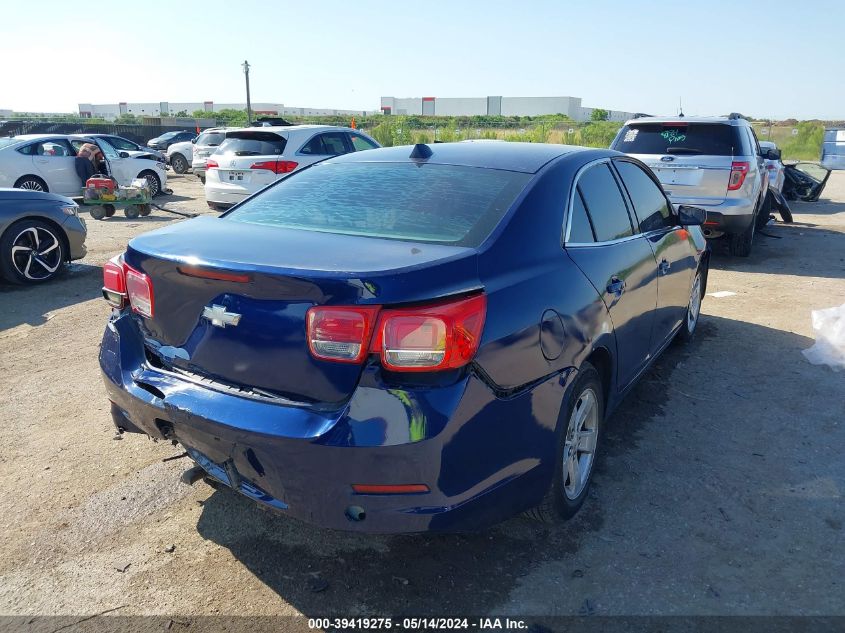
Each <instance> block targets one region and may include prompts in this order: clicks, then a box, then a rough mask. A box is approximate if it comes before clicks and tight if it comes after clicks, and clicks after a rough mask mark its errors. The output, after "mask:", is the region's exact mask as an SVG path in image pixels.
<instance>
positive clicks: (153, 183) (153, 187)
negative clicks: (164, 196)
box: [144, 173, 159, 198]
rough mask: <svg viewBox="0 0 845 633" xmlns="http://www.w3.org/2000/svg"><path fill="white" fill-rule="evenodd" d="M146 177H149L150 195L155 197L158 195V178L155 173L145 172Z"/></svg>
mask: <svg viewBox="0 0 845 633" xmlns="http://www.w3.org/2000/svg"><path fill="white" fill-rule="evenodd" d="M144 178H146V179H147V183H148V184H149V185H150V195H151V196H152V197H153V198H155V197H156V196H157V195H158V188H159V184H158V178H157V177H156V175H155V174H149V173H148V174H145V175H144Z"/></svg>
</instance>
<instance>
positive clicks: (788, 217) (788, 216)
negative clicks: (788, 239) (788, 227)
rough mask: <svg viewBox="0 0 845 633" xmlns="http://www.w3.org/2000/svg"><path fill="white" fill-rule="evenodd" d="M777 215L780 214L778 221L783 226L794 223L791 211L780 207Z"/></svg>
mask: <svg viewBox="0 0 845 633" xmlns="http://www.w3.org/2000/svg"><path fill="white" fill-rule="evenodd" d="M778 213H780V219H781V220H783V222H784V224H792V222H793V221H794V220H793V219H792V211H790V210H789V209H787V208H785V207H781V208H780V209H778Z"/></svg>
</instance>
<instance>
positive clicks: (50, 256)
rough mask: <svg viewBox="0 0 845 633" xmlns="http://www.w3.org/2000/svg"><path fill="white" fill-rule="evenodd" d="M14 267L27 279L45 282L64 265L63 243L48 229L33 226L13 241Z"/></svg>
mask: <svg viewBox="0 0 845 633" xmlns="http://www.w3.org/2000/svg"><path fill="white" fill-rule="evenodd" d="M11 255H12V265H13V266H14V267H15V269H16V270H17V271H18V273H20V274H21V275H22V276H23V277H24V278H25V279H29V280H31V281H43V280H45V279H48V278H49V277H52V276H53V275H54V274H55V272H56V271H57V270H58V269H59V266H61V265H62V243H61V241H60V240H59V238H58V237H57V236H55V235H54V234H53V233H52V232H51V231H49V230H48V229H46V228H44V227H41V226H31V227H28V228H25V229H24V230H23V231H21V232H20V233H18V235H17V236H16V237H15V239H14V240H12V252H11Z"/></svg>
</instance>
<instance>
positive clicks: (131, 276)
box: [124, 264, 153, 319]
mask: <svg viewBox="0 0 845 633" xmlns="http://www.w3.org/2000/svg"><path fill="white" fill-rule="evenodd" d="M124 267H125V269H126V294H127V295H129V305H131V306H132V309H133V310H134V311H135V312H137V313H138V314H140V315H141V316H145V317H147V318H148V319H149V318H152V316H153V282H152V281H150V278H149V277H147V275H145V274H144V273H142V272H138V271H137V270H135V269H134V268H130V267H129V266H127V265H126V264H124Z"/></svg>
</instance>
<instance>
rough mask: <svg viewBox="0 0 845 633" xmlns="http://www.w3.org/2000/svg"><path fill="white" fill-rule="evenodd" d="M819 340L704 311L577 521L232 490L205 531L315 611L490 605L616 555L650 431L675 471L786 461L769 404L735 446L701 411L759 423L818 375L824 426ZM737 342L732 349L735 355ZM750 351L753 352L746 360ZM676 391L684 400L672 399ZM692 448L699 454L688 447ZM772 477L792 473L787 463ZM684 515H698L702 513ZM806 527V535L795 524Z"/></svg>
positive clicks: (628, 427) (618, 431)
mask: <svg viewBox="0 0 845 633" xmlns="http://www.w3.org/2000/svg"><path fill="white" fill-rule="evenodd" d="M811 343H812V341H811V340H810V339H807V338H806V337H802V336H798V335H795V334H793V333H789V332H783V331H780V330H774V329H771V328H767V327H763V326H759V325H755V324H751V323H746V322H742V321H734V320H729V319H723V318H717V317H710V316H704V317H703V318H702V322H701V323H700V331H699V332H698V336H697V338H696V339H695V340H694V341H693V343H692V344H691V345H689V346H681V345H677V344H673V345H672V346H670V347H669V349H668V350H667V351H666V352H665V353H664V354H663V356H662V357H660V358H659V359H658V361H657V362H656V363H655V365H654V366H653V367H652V368H651V369H650V370H649V371H648V372H647V373H646V374H645V375H644V376H643V378H642V379H641V380H640V382H639V383H638V384H637V386H636V387H635V388H634V389H633V390H632V392H631V393H630V394H629V395H628V397H627V398H626V400H625V401H624V403H623V405H622V406H621V408H620V409H619V410H617V412H616V413H615V415H614V416H613V418H612V419H611V420H610V421H609V422H608V425H607V430H606V434H605V441H604V452H605V454H604V456H603V458H602V460H601V461H600V462H599V466H598V470H597V474H596V481H595V482H594V486H593V488H592V490H591V495H590V499H588V501H587V503H586V505H585V506H584V508H583V509H582V511H581V513H579V515H578V516H577V517H576V518H575V519H574V520H572V521H570V522H568V523H566V524H563V525H554V526H547V525H542V524H538V523H534V522H531V521H529V520H527V519H523V518H515V519H512V520H510V521H507V522H505V523H503V524H501V525H499V526H496V527H494V528H492V529H490V530H488V531H486V532H483V533H475V534H459V535H414V536H393V537H391V536H369V535H363V534H348V533H342V532H333V531H328V530H321V529H319V528H315V527H313V526H309V525H306V524H304V523H300V522H298V521H296V520H293V519H290V518H287V517H285V516H283V515H279V514H274V513H269V512H266V511H264V510H262V509H260V508H259V507H258V506H257V505H256V504H254V503H252V502H251V501H249V500H247V499H246V498H243V497H240V496H239V495H236V494H235V493H233V492H232V491H230V490H225V489H224V490H218V491H216V492H215V493H214V494H212V495H211V497H209V498H208V499H207V500H206V501H205V502H204V504H203V510H202V514H201V516H200V519H199V522H198V525H197V529H198V531H199V533H200V534H201V535H202V536H203V537H204V538H206V539H210V540H211V541H213V542H215V543H217V544H219V545H221V546H223V547H225V548H227V549H228V550H229V551H231V553H232V554H233V555H234V556H235V558H237V559H238V560H239V561H240V562H241V563H243V564H244V565H245V566H246V567H247V568H248V569H249V570H250V571H251V572H252V573H253V574H255V576H256V577H257V578H259V579H260V580H261V581H262V582H263V583H264V584H265V585H267V586H268V587H269V588H271V589H272V590H273V591H274V592H276V593H277V594H278V595H279V596H280V597H281V598H283V599H284V600H285V601H286V602H287V603H289V604H291V605H292V606H294V607H295V608H296V609H298V610H299V611H301V612H303V613H304V614H305V615H307V616H317V615H319V616H326V615H328V614H335V615H346V616H353V615H360V614H364V613H370V614H371V613H374V612H375V613H394V614H420V613H425V614H444V615H445V614H454V613H456V612H459V613H466V614H485V613H487V612H489V611H490V610H492V609H495V608H496V606H497V605H500V604H503V603H504V601H506V599H507V597H508V595H509V594H510V592H511V591H512V590H513V589H514V588H515V587H517V586H518V585H519V583H520V579H521V578H522V577H524V576H525V575H526V574H528V573H529V572H531V571H533V570H534V569H536V568H537V567H538V566H540V565H541V564H542V563H544V562H547V561H567V560H570V561H571V560H574V559H575V557H576V554H577V552H578V551H579V549H581V548H582V547H585V546H589V547H590V548H593V549H595V548H599V549H601V548H604V549H608V552H609V553H610V552H611V550H612V548H613V547H615V545H613V544H612V542H613V541H614V540H615V537H613V538H608V537H607V536H605V535H604V530H603V529H602V526H603V525H604V523H605V521H606V519H608V518H611V517H612V518H613V521H614V523H615V524H617V525H618V524H620V522H621V523H623V524H625V523H628V522H630V523H632V524H633V523H636V522H641V521H642V520H643V518H642V517H641V516H640V514H639V513H641V512H642V506H643V505H644V504H645V501H646V500H645V499H643V498H642V495H641V494H638V493H637V492H636V483H637V479H638V477H639V475H638V474H637V471H642V469H646V470H648V466H647V463H648V462H649V460H648V459H644V457H643V456H642V455H641V454H640V453H641V450H640V448H639V444H640V442H641V441H643V440H644V438H647V440H648V444H649V446H651V447H653V446H654V445H655V444H656V445H657V446H659V447H666V448H665V449H664V452H665V453H666V454H661V455H655V456H650V458H649V459H652V458H653V459H655V460H656V461H657V462H658V463H659V462H661V461H662V462H664V463H666V464H668V465H667V466H666V468H667V469H668V471H667V472H671V476H672V477H673V478H675V477H680V476H681V475H679V474H678V473H683V472H687V471H686V469H687V468H689V467H690V464H691V463H695V464H699V463H706V462H707V460H708V459H710V458H712V456H713V455H720V454H721V455H725V454H726V451H728V452H731V451H742V452H747V453H748V457H746V458H743V459H738V460H736V461H732V468H736V471H737V472H736V476H737V477H739V478H743V477H745V476H746V475H744V474H743V470H744V469H745V470H747V476H748V477H753V478H755V479H756V478H761V477H765V476H766V473H765V472H764V469H766V468H772V469H773V470H777V469H779V468H783V467H784V465H783V464H780V462H779V461H777V460H775V461H772V462H768V461H765V460H763V459H760V458H752V457H751V455H752V454H756V453H755V452H754V451H755V450H756V451H758V452H760V453H761V454H762V453H763V452H765V453H769V452H770V451H772V450H775V449H774V448H773V447H772V446H766V447H759V446H756V442H757V441H758V440H757V439H756V438H757V434H758V433H759V432H760V431H761V428H762V427H763V426H766V425H771V424H773V419H772V416H771V415H768V416H766V420H765V422H764V421H762V420H761V421H760V422H759V425H760V427H761V428H758V427H757V426H755V425H754V424H749V425H748V426H747V428H748V434H747V435H743V433H742V432H740V433H737V434H736V436H735V437H732V438H730V439H729V441H730V442H731V445H730V446H729V447H726V446H722V445H721V444H722V442H724V441H726V437H725V434H721V433H711V432H709V431H708V430H707V429H706V428H703V427H702V428H699V426H697V425H696V423H695V420H706V421H707V424H711V423H712V424H716V425H718V424H719V423H720V422H721V423H723V422H724V421H731V420H739V419H743V420H753V419H754V418H755V415H756V416H761V415H762V413H761V412H760V409H759V404H758V403H760V402H769V403H774V404H778V401H779V399H783V398H784V396H785V395H788V393H789V392H791V391H794V390H797V391H801V390H803V389H808V390H809V389H810V386H811V385H812V389H813V390H814V391H815V392H816V393H817V394H818V396H819V398H821V399H822V401H824V402H827V403H828V405H827V409H825V410H824V411H820V414H819V415H818V416H817V423H818V424H819V425H820V427H822V428H823V427H824V425H825V423H830V420H826V416H827V418H831V417H835V412H833V409H834V408H836V407H837V406H838V405H836V404H834V403H833V401H834V400H835V398H836V396H837V394H839V395H840V396H841V391H839V388H838V387H837V383H836V381H835V377H833V374H832V372H828V371H827V370H826V369H825V368H819V367H813V366H811V365H809V364H808V363H806V361H805V360H804V359H803V357H801V355H800V350H802V349H804V348H806V347H809V345H810V344H811ZM727 348H730V349H731V350H733V352H732V353H730V354H729V353H726V349H727ZM738 358H742V359H743V362H742V363H738V362H737V360H736V359H738ZM740 365H742V366H740ZM780 374H782V375H780ZM779 375H780V376H779ZM764 378H768V379H764ZM785 378H786V379H788V381H786V382H784V379H785ZM840 386H841V385H840ZM670 398H671V402H672V403H673V406H672V408H669V407H668V406H667V402H668V401H669V400H670ZM791 406H792V407H793V408H796V410H795V411H791V410H790V406H789V405H779V412H778V414H777V415H778V416H787V418H788V417H789V416H791V415H797V414H798V409H800V408H801V407H802V406H803V405H802V404H801V403H800V401H796V402H794V403H793V404H792V405H791ZM840 408H841V406H840ZM776 417H777V416H776ZM778 419H779V418H778ZM790 419H791V418H790ZM656 420H660V423H655V421H656ZM515 422H516V421H515ZM689 425H692V426H691V427H690V426H689ZM684 428H688V429H690V431H689V432H684V431H683V429H684ZM746 443H747V445H746ZM649 450H653V448H652V449H649ZM683 454H686V455H687V456H686V457H683V458H682V457H679V455H683ZM690 455H692V457H690ZM643 462H645V463H643ZM767 464H771V466H767ZM778 464H780V466H778ZM659 472H663V471H662V470H661V471H659ZM773 475H776V476H779V477H783V474H782V473H773ZM660 476H661V475H658V477H660ZM666 476H668V475H666ZM664 477H665V476H664ZM687 484H688V486H689V488H690V494H694V491H695V490H696V489H698V488H699V486H700V484H699V483H698V482H697V481H692V480H690V481H688V482H687ZM724 503H728V502H724ZM677 511H678V512H681V510H680V509H678V510H677ZM670 516H671V515H670ZM637 517H638V518H637ZM678 520H683V521H690V522H697V521H700V516H698V515H696V516H691V517H683V516H681V517H678ZM670 527H671V526H661V525H659V524H656V525H652V526H650V528H649V530H650V531H652V532H651V533H652V534H657V535H661V534H663V533H665V534H667V535H668V534H671V529H669V528H670ZM717 529H725V530H734V531H735V530H737V529H744V528H741V527H739V526H737V525H733V524H728V523H725V524H724V528H722V525H721V523H720V524H717ZM733 536H734V537H737V538H739V537H741V535H736V534H734V535H733ZM752 537H753V535H750V534H749V538H752ZM657 538H660V536H658V537H657ZM666 538H669V537H668V536H667V537H666ZM795 538H796V539H800V538H801V537H800V535H799V534H796V535H795ZM664 545H665V551H666V552H669V553H671V552H672V551H673V548H676V547H678V544H677V543H675V542H666V543H665V544H664ZM567 573H570V572H567ZM572 573H574V572H572ZM554 582H555V583H556V584H559V585H560V586H559V587H558V589H560V591H566V585H567V583H570V582H573V580H572V578H571V577H569V576H567V577H561V578H559V579H557V580H555V581H554ZM608 582H611V583H618V584H620V585H624V584H625V583H626V582H627V580H626V579H625V578H619V577H615V576H614V577H613V578H610V579H608ZM627 589H628V590H630V587H629V588H627ZM538 599H541V600H542V597H539V598H538ZM549 599H550V600H552V599H553V598H552V597H551V596H550V597H549Z"/></svg>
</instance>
